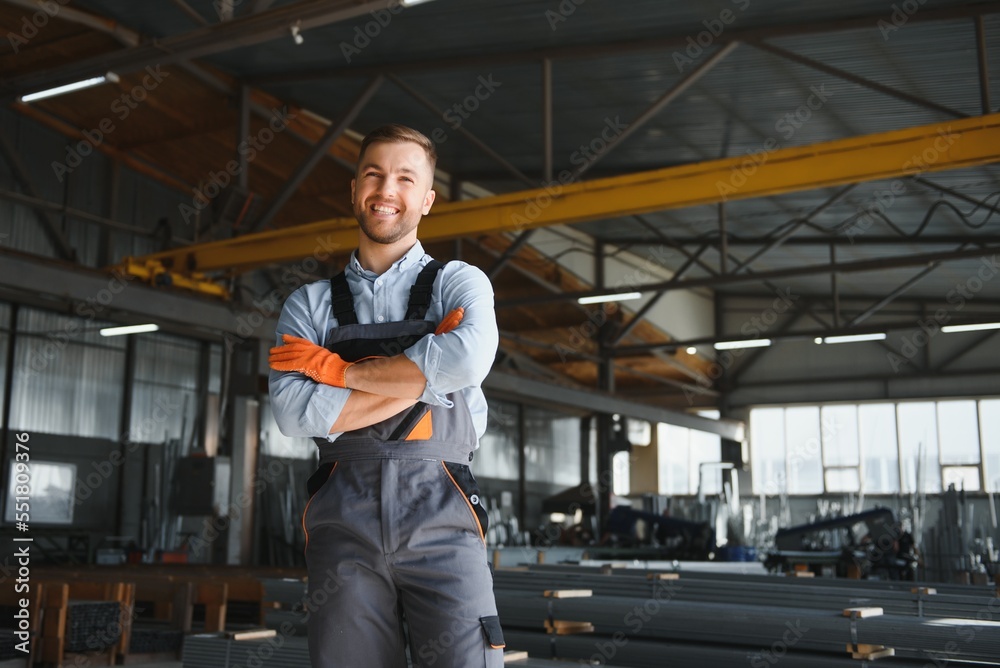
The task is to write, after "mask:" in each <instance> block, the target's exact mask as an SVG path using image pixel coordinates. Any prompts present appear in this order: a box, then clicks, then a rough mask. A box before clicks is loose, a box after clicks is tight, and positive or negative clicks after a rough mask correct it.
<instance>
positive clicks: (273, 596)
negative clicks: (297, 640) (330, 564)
mask: <svg viewBox="0 0 1000 668" xmlns="http://www.w3.org/2000/svg"><path fill="white" fill-rule="evenodd" d="M261 583H262V584H263V585H264V600H265V601H268V602H271V603H276V604H277V607H274V608H269V609H268V610H267V612H266V613H265V615H264V625H265V626H266V627H267V628H269V629H278V630H280V631H281V632H282V633H285V634H292V635H299V636H305V635H306V617H307V615H306V612H305V609H304V607H303V605H304V601H305V598H306V583H305V582H304V581H303V580H301V579H296V578H263V579H261Z"/></svg>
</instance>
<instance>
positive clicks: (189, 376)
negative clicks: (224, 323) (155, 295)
mask: <svg viewBox="0 0 1000 668" xmlns="http://www.w3.org/2000/svg"><path fill="white" fill-rule="evenodd" d="M200 349H201V344H200V343H199V342H197V341H194V340H192V339H184V338H180V337H177V336H171V335H169V334H147V335H145V336H140V337H137V338H136V341H135V374H134V376H133V381H132V414H131V424H130V425H129V438H130V439H131V440H132V441H134V442H136V443H163V442H165V441H167V440H172V439H177V440H180V441H181V442H182V443H184V444H185V451H186V448H187V446H188V445H191V444H193V445H195V446H197V444H198V439H197V434H195V433H194V430H195V425H197V419H196V418H197V414H198V410H199V406H198V391H197V388H198V364H199V360H200V357H199V355H200ZM182 432H183V433H182Z"/></svg>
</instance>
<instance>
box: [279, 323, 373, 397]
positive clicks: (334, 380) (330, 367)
mask: <svg viewBox="0 0 1000 668" xmlns="http://www.w3.org/2000/svg"><path fill="white" fill-rule="evenodd" d="M281 340H282V341H284V342H285V345H283V346H275V347H274V348H271V355H270V356H269V357H268V358H267V362H268V364H269V365H270V366H271V368H272V369H274V370H275V371H297V372H299V373H303V374H305V375H307V376H309V377H310V378H312V379H313V380H315V381H316V382H317V383H323V384H324V385H333V386H334V387H347V385H346V381H345V376H346V375H347V367H349V366H351V365H353V364H356V363H357V362H345V361H344V360H343V359H342V358H341V357H340V355H338V354H337V353H331V352H330V351H329V350H327V349H326V348H324V347H323V346H318V345H316V344H315V343H313V342H312V341H309V340H307V339H302V338H299V337H297V336H292V335H291V334H282V335H281ZM359 361H360V360H359Z"/></svg>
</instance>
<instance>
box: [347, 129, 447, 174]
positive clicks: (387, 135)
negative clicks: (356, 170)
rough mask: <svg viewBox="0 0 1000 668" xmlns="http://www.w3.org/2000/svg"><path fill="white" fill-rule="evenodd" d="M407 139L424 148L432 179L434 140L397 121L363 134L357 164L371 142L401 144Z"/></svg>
mask: <svg viewBox="0 0 1000 668" xmlns="http://www.w3.org/2000/svg"><path fill="white" fill-rule="evenodd" d="M408 141H410V142H413V143H414V144H416V145H418V146H419V147H420V148H422V149H424V153H425V154H426V155H427V162H428V163H430V166H431V178H432V179H433V178H434V168H435V167H436V166H437V151H436V150H435V149H434V142H432V141H431V140H430V139H428V138H427V136H426V135H424V134H423V133H421V132H418V131H417V130H414V129H413V128H409V127H406V126H405V125H400V124H399V123H389V124H388V125H383V126H382V127H378V128H375V129H374V130H372V131H371V132H369V133H368V134H367V135H365V138H364V139H362V140H361V151H359V152H358V164H359V165H360V164H361V159H362V158H363V157H364V156H365V151H367V150H368V147H369V146H371V145H372V144H377V143H379V142H386V143H389V144H402V143H403V142H408Z"/></svg>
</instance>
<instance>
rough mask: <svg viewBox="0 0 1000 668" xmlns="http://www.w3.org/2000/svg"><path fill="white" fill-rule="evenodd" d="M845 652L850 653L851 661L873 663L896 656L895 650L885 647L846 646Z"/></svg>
mask: <svg viewBox="0 0 1000 668" xmlns="http://www.w3.org/2000/svg"><path fill="white" fill-rule="evenodd" d="M847 651H848V652H849V653H850V655H851V658H852V659H861V660H866V661H874V660H876V659H884V658H886V657H889V656H895V655H896V650H895V649H893V648H892V647H886V646H885V645H864V644H862V645H847Z"/></svg>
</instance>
